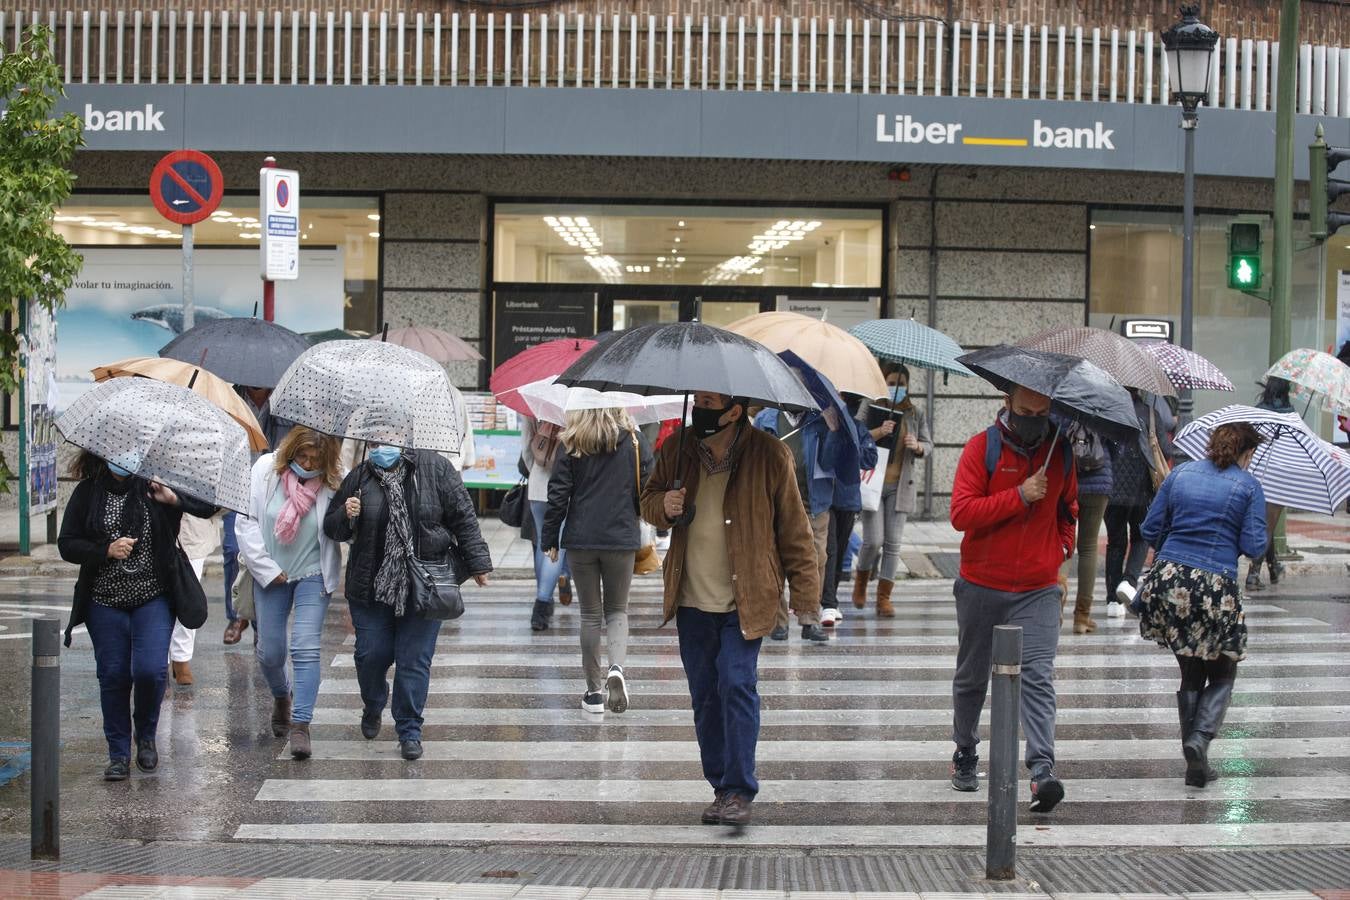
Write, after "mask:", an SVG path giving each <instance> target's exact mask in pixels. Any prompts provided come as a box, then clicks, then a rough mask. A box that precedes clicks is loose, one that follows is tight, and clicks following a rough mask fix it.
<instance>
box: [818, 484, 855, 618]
mask: <svg viewBox="0 0 1350 900" xmlns="http://www.w3.org/2000/svg"><path fill="white" fill-rule="evenodd" d="M857 519H858V514H857V513H856V512H853V511H851V510H842V509H832V510H830V528H829V542H828V543H827V544H826V547H827V548H828V549H827V550H826V554H825V578H824V580H823V581H822V582H821V585H820V608H821V609H838V608H839V576H840V575H841V574H842V572H841V567H842V564H843V561H844V554H845V552H846V551H847V550H848V539H849V537H850V536H852V534H853V523H854V522H856V521H857Z"/></svg>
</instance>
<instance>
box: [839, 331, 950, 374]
mask: <svg viewBox="0 0 1350 900" xmlns="http://www.w3.org/2000/svg"><path fill="white" fill-rule="evenodd" d="M849 333H850V334H852V335H853V336H854V337H856V338H857V339H858V340H860V341H862V342H863V343H864V344H866V345H867V349H868V350H871V351H872V352H873V353H874V354H876V356H877V358H879V359H883V360H885V361H887V362H897V363H904V364H906V365H911V366H919V367H921V368H924V369H935V370H937V371H939V372H949V373H951V374H953V375H974V374H975V373H974V372H972V371H970V369H967V368H966V367H965V366H963V365H961V363H959V362H957V361H956V358H957V357H958V356H960V355H961V354H963V353H965V352H966V351H964V350H962V349H961V345H960V344H958V343H956V341H954V340H952V339H951V338H949V337H947V335H945V334H943V333H942V332H940V331H938V330H937V329H936V328H929V327H928V326H927V325H920V324H919V323H918V322H916V321H914V320H913V319H873V320H872V321H870V322H863V323H862V324H860V325H855V326H853V328H852V329H851V330H850V332H849Z"/></svg>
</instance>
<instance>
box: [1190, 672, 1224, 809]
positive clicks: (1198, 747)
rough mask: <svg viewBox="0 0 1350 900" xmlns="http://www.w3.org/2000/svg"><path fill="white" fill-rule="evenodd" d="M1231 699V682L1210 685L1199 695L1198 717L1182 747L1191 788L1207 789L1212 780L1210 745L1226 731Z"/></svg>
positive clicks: (1192, 721)
mask: <svg viewBox="0 0 1350 900" xmlns="http://www.w3.org/2000/svg"><path fill="white" fill-rule="evenodd" d="M1232 699H1233V682H1231V681H1223V682H1220V683H1218V684H1210V685H1209V686H1208V687H1206V688H1205V690H1204V691H1203V692H1202V693H1201V694H1200V701H1199V703H1197V704H1196V708H1195V717H1194V718H1193V719H1192V720H1191V725H1192V728H1191V733H1190V735H1189V736H1188V737H1187V738H1186V740H1185V743H1184V744H1183V749H1184V750H1185V752H1186V783H1187V784H1188V785H1190V786H1192V787H1204V786H1205V784H1206V783H1208V781H1209V780H1210V771H1211V770H1210V768H1209V742H1210V741H1212V740H1214V736H1215V735H1216V734H1218V733H1219V729H1220V728H1222V727H1223V717H1224V714H1226V713H1227V712H1228V703H1229V701H1231V700H1232Z"/></svg>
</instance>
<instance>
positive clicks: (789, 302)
mask: <svg viewBox="0 0 1350 900" xmlns="http://www.w3.org/2000/svg"><path fill="white" fill-rule="evenodd" d="M777 301H778V302H777V308H778V311H779V312H795V313H800V314H801V315H803V316H806V317H807V318H810V319H819V320H820V321H822V322H829V323H830V324H831V325H838V326H839V327H840V328H842V329H844V330H845V331H848V330H849V329H850V328H852V327H853V326H854V325H860V324H862V323H863V322H868V321H871V320H872V319H875V318H877V316H879V315H880V314H881V313H880V310H881V298H880V297H870V298H868V299H866V300H821V299H819V298H814V297H812V298H803V297H786V296H783V295H779V296H778V298H777Z"/></svg>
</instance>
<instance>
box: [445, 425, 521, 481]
mask: <svg viewBox="0 0 1350 900" xmlns="http://www.w3.org/2000/svg"><path fill="white" fill-rule="evenodd" d="M473 445H474V451H475V453H476V454H477V458H476V459H475V460H474V464H473V466H472V467H471V468H468V469H465V470H464V471H462V472H460V477H462V478H463V479H464V486H465V487H467V488H485V489H487V490H490V491H506V490H510V489H511V488H513V487H515V486H516V485H517V484H518V483H519V482H520V473H519V471H517V469H516V461H517V460H518V459H520V432H519V431H477V430H475V431H474V433H473Z"/></svg>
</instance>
